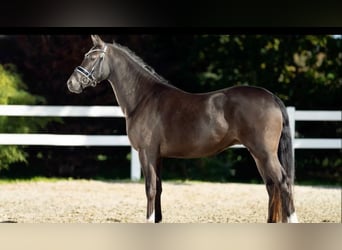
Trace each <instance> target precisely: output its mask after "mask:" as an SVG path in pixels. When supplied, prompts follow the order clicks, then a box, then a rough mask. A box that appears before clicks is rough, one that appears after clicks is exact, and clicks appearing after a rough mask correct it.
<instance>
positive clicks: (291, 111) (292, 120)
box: [286, 106, 296, 163]
mask: <svg viewBox="0 0 342 250" xmlns="http://www.w3.org/2000/svg"><path fill="white" fill-rule="evenodd" d="M286 109H287V113H288V115H289V125H290V131H291V141H292V154H293V161H294V163H295V162H296V161H295V133H296V119H295V114H296V108H295V107H292V106H290V107H287V108H286Z"/></svg>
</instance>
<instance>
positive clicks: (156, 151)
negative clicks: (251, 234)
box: [67, 36, 297, 222]
mask: <svg viewBox="0 0 342 250" xmlns="http://www.w3.org/2000/svg"><path fill="white" fill-rule="evenodd" d="M91 38H92V41H93V43H94V46H93V47H92V48H91V49H90V51H89V52H88V53H87V54H86V55H85V58H84V60H83V62H82V64H81V66H78V67H76V69H75V71H74V73H73V74H72V75H71V76H70V78H69V80H68V82H67V85H68V88H69V90H70V91H71V92H74V93H81V92H82V90H83V89H84V88H86V87H88V86H96V84H97V83H99V82H101V81H103V80H108V81H109V82H110V84H111V85H112V87H113V90H114V93H115V96H116V98H117V101H118V103H119V105H120V106H121V108H122V110H123V113H124V115H125V118H126V128H127V134H128V137H129V139H130V142H131V144H132V146H133V147H134V148H135V149H136V150H137V151H138V152H139V159H140V163H141V167H142V171H143V174H144V177H145V187H146V196H147V220H148V221H149V222H160V221H161V220H162V212H161V201H160V196H161V192H162V181H161V162H162V161H161V159H162V158H163V157H175V158H194V157H203V156H209V155H213V154H217V153H219V152H221V151H223V150H225V149H227V148H228V147H229V146H232V145H234V144H243V145H244V146H245V147H246V148H247V149H248V150H249V152H250V153H251V155H252V156H253V158H254V160H255V162H256V165H257V168H258V170H259V172H260V175H261V176H262V179H263V181H264V182H265V184H266V188H267V192H268V195H269V204H268V205H269V210H268V220H267V221H268V222H296V221H297V217H296V213H295V209H294V204H293V197H292V185H293V179H294V162H293V155H292V143H291V136H290V128H289V121H288V115H287V112H286V108H285V106H284V104H283V103H282V101H281V100H280V99H279V98H278V97H276V96H275V95H273V94H272V93H270V92H269V91H267V90H265V89H262V88H257V87H247V86H243V87H242V86H240V87H232V88H227V89H222V90H218V91H215V92H210V93H202V94H191V93H187V92H185V91H182V90H180V89H178V88H176V87H174V86H172V85H170V84H168V83H167V81H166V80H165V79H163V78H162V77H161V76H159V75H158V74H157V73H155V72H154V70H153V69H152V68H151V67H149V66H147V65H146V64H145V63H144V62H143V61H142V60H141V59H140V58H139V57H137V56H136V55H135V54H134V53H133V52H131V51H130V50H129V49H128V48H125V47H122V46H120V45H119V44H116V43H113V44H108V43H105V42H103V41H102V40H101V38H100V37H99V36H91Z"/></svg>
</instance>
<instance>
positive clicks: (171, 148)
mask: <svg viewBox="0 0 342 250" xmlns="http://www.w3.org/2000/svg"><path fill="white" fill-rule="evenodd" d="M227 131H228V124H227V122H226V120H225V119H224V116H223V115H221V116H217V117H215V119H212V120H210V121H208V120H206V121H203V120H201V121H197V122H196V121H194V120H193V121H192V122H189V123H187V124H183V128H182V129H177V130H174V131H167V132H170V133H169V136H166V137H165V138H166V140H164V141H163V143H162V144H161V148H160V149H161V150H160V151H161V155H162V156H164V157H175V158H198V157H204V156H209V155H213V154H215V153H217V152H220V151H222V150H223V149H225V148H226V147H227V145H226V144H227V143H225V141H224V139H225V138H226V135H227ZM171 135H172V136H171Z"/></svg>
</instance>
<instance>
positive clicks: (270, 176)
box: [252, 154, 295, 223]
mask: <svg viewBox="0 0 342 250" xmlns="http://www.w3.org/2000/svg"><path fill="white" fill-rule="evenodd" d="M252 155H253V158H254V159H255V162H256V164H257V167H258V170H259V173H260V174H261V176H262V178H263V180H264V182H265V184H266V189H267V192H268V195H269V202H268V218H267V222H269V223H272V222H288V218H291V216H295V214H294V213H293V212H294V206H293V199H292V190H291V185H290V183H289V181H288V178H287V174H286V173H285V171H284V169H283V167H282V166H281V164H280V162H279V160H278V156H277V154H272V155H270V156H266V157H258V156H256V155H255V154H252ZM292 219H295V218H294V217H293V218H292Z"/></svg>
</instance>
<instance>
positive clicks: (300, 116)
mask: <svg viewBox="0 0 342 250" xmlns="http://www.w3.org/2000/svg"><path fill="white" fill-rule="evenodd" d="M287 111H288V113H289V120H290V126H291V132H292V136H293V146H294V149H341V148H342V139H341V138H339V139H327V138H310V139H307V138H305V139H302V138H295V137H294V135H295V123H296V121H342V111H303V110H296V109H295V108H294V107H288V108H287ZM0 116H35V117H39V116H45V117H48V116H50V117H124V116H123V113H122V111H121V109H120V107H117V106H39V105H35V106H30V105H0ZM0 132H1V131H0ZM0 145H45V146H131V145H130V143H129V140H128V137H127V135H62V134H4V133H0ZM241 147H243V146H242V145H235V146H233V148H241ZM131 150H132V159H131V179H132V180H138V179H140V178H141V171H140V163H139V160H138V153H137V152H136V151H135V150H134V149H133V148H132V149H131Z"/></svg>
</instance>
